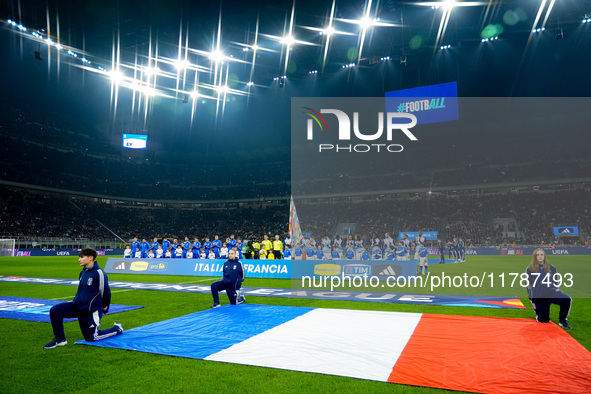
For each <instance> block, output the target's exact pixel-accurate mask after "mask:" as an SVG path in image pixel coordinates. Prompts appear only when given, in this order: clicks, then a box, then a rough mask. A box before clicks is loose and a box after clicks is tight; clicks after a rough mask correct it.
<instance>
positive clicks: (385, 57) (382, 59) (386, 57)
mask: <svg viewBox="0 0 591 394" xmlns="http://www.w3.org/2000/svg"><path fill="white" fill-rule="evenodd" d="M380 60H381V61H384V60H390V56H384V57H382V58H380Z"/></svg>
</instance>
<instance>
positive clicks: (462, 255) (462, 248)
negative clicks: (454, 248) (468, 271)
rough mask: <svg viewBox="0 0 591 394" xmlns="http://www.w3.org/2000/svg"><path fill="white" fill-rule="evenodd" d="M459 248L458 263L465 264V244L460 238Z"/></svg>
mask: <svg viewBox="0 0 591 394" xmlns="http://www.w3.org/2000/svg"><path fill="white" fill-rule="evenodd" d="M459 247H460V261H461V262H462V263H465V262H466V243H465V242H464V240H463V239H462V238H460V241H459Z"/></svg>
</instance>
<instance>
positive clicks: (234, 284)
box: [211, 259, 244, 305]
mask: <svg viewBox="0 0 591 394" xmlns="http://www.w3.org/2000/svg"><path fill="white" fill-rule="evenodd" d="M222 272H223V277H222V280H220V281H218V282H214V283H212V284H211V295H212V296H213V303H214V304H219V303H220V297H219V295H218V293H219V292H220V291H222V290H226V294H227V295H228V299H229V300H230V304H232V305H236V298H238V290H240V287H241V286H242V282H243V281H244V266H243V265H242V263H241V262H240V260H238V259H234V260H229V259H228V260H226V262H225V263H224V266H223V269H222Z"/></svg>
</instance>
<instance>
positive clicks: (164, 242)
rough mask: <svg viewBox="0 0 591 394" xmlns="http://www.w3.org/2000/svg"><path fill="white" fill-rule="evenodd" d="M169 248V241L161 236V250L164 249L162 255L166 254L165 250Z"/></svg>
mask: <svg viewBox="0 0 591 394" xmlns="http://www.w3.org/2000/svg"><path fill="white" fill-rule="evenodd" d="M168 249H170V241H169V240H167V239H166V238H162V250H164V256H166V251H167V250H168Z"/></svg>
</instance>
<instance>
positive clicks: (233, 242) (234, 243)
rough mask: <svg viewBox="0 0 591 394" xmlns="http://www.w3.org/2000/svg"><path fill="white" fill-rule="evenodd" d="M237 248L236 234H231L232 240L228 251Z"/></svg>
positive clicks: (229, 242)
mask: <svg viewBox="0 0 591 394" xmlns="http://www.w3.org/2000/svg"><path fill="white" fill-rule="evenodd" d="M234 246H236V240H235V239H234V234H230V240H229V241H228V250H230V249H234Z"/></svg>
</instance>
